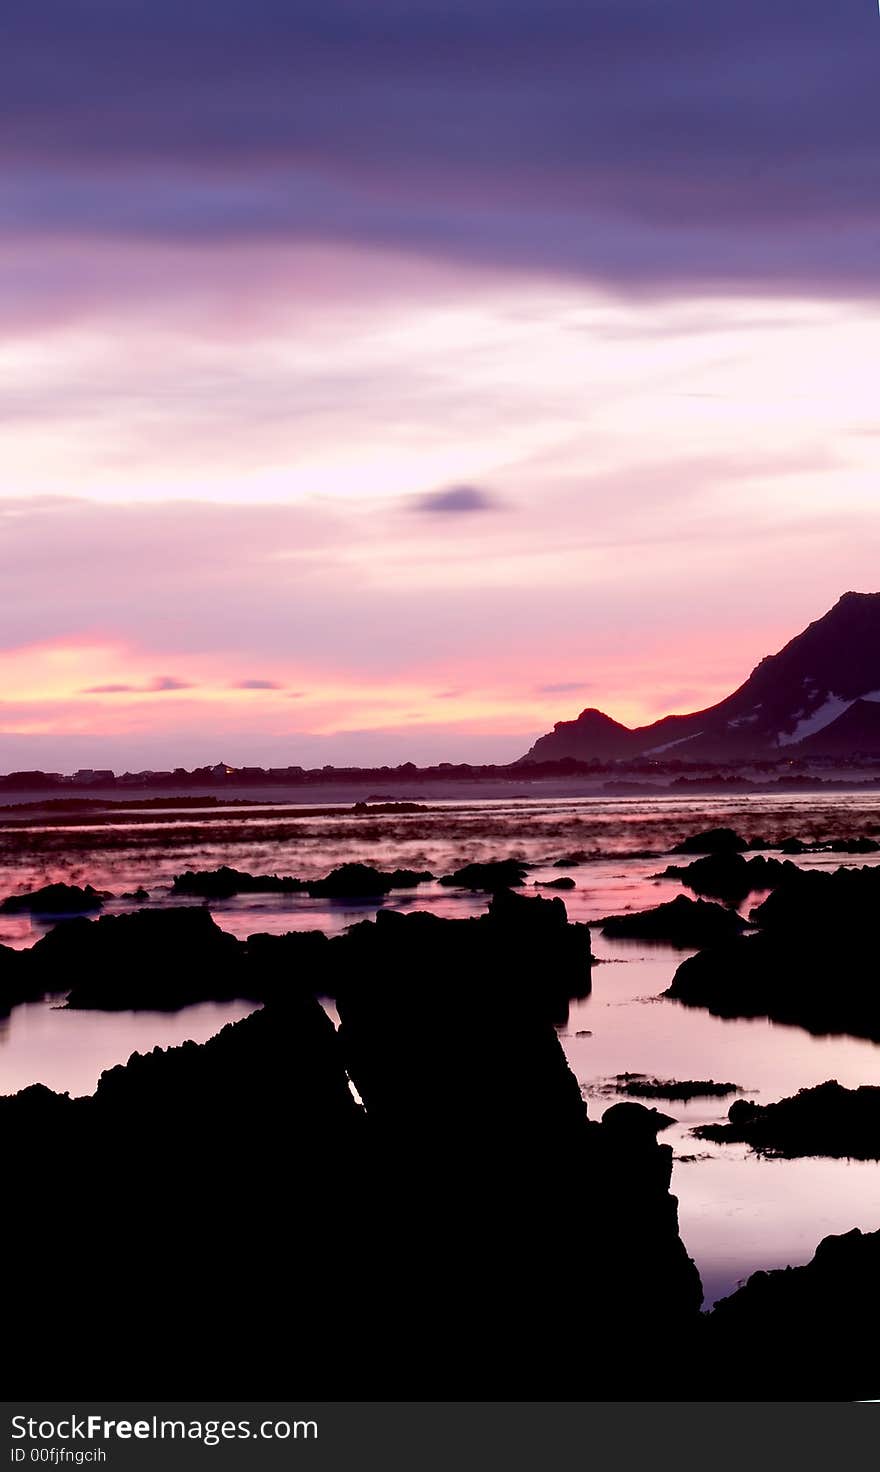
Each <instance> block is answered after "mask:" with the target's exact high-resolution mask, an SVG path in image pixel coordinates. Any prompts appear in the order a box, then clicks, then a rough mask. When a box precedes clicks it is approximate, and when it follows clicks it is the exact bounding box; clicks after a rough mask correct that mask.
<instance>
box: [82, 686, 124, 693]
mask: <svg viewBox="0 0 880 1472" xmlns="http://www.w3.org/2000/svg"><path fill="white" fill-rule="evenodd" d="M136 689H137V685H87V686H86V688H85V690H83V691H82V694H83V695H127V694H129V693H130V692H131V691H133V690H136Z"/></svg>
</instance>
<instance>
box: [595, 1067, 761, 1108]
mask: <svg viewBox="0 0 880 1472" xmlns="http://www.w3.org/2000/svg"><path fill="white" fill-rule="evenodd" d="M607 1087H608V1089H609V1091H612V1092H614V1093H615V1094H632V1095H634V1096H635V1097H636V1098H639V1099H680V1100H681V1101H682V1102H683V1103H686V1102H687V1101H688V1100H689V1099H711V1098H719V1099H721V1098H724V1096H725V1095H726V1094H740V1093H742V1085H741V1084H725V1083H716V1082H715V1080H714V1079H705V1078H704V1079H659V1078H647V1077H646V1075H645V1074H643V1073H618V1074H615V1075H614V1077H613V1078H612V1079H610V1080H609V1082H608V1086H607Z"/></svg>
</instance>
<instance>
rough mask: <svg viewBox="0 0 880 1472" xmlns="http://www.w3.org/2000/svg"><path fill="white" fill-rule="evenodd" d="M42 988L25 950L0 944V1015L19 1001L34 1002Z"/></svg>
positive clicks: (40, 993) (4, 1013)
mask: <svg viewBox="0 0 880 1472" xmlns="http://www.w3.org/2000/svg"><path fill="white" fill-rule="evenodd" d="M43 995H44V988H43V987H42V986H41V985H40V983H39V980H38V979H37V978H36V977H35V976H34V973H33V971H32V969H31V968H30V967H29V965H28V962H27V951H16V950H13V948H12V947H11V946H0V1017H6V1016H7V1015H8V1014H9V1013H10V1012H11V1011H12V1008H13V1007H17V1006H18V1005H19V1004H20V1003H21V1002H36V1001H38V1000H39V998H40V997H42V996H43Z"/></svg>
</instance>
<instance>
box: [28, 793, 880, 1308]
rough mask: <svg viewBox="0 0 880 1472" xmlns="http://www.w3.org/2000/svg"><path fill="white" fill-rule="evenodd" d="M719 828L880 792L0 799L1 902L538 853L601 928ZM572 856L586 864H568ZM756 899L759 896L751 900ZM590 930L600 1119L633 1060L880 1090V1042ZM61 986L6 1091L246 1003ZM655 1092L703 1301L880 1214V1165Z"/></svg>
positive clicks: (748, 831)
mask: <svg viewBox="0 0 880 1472" xmlns="http://www.w3.org/2000/svg"><path fill="white" fill-rule="evenodd" d="M720 824H725V825H729V826H732V827H735V828H737V829H738V830H739V831H740V832H742V833H744V834H745V835H747V836H756V835H757V836H760V837H762V838H764V839H766V840H768V841H771V842H777V841H779V840H780V839H782V838H784V837H786V836H788V835H796V836H799V837H804V838H808V839H815V840H819V841H824V840H827V839H830V838H834V837H839V836H846V837H851V836H856V835H859V834H871V835H873V834H877V833H880V795H872V794H867V795H865V794H858V793H852V794H835V795H833V796H831V797H821V796H817V794H816V793H814V792H811V793H809V794H805V795H803V796H799V795H795V796H792V795H786V796H785V797H775V796H774V797H768V796H763V795H762V796H757V795H756V796H754V797H743V796H736V797H730V798H726V797H702V798H696V799H695V798H693V797H688V798H687V799H681V798H677V797H669V796H662V797H651V798H645V797H638V798H633V799H621V798H614V799H611V798H578V797H567V798H553V799H542V798H540V797H534V796H529V797H523V798H521V799H507V800H504V801H498V800H483V799H475V800H473V801H461V800H456V801H449V802H438V801H437V800H436V799H432V798H430V797H427V796H426V797H425V798H424V799H423V800H422V803H421V805H420V808H419V810H418V811H416V812H406V813H401V812H389V813H382V812H378V811H372V812H367V813H365V814H355V813H354V812H353V810H352V807H351V804H350V803H346V804H345V805H342V806H339V807H328V806H325V807H316V806H304V805H302V804H286V803H281V804H272V805H270V804H266V803H263V804H256V803H254V804H243V805H241V806H237V807H235V808H228V807H222V808H221V807H210V806H201V807H200V805H199V801H198V799H194V800H193V803H192V806H191V807H187V808H186V809H181V808H179V807H169V808H168V809H167V810H163V809H162V808H155V807H153V808H150V809H143V808H137V807H135V806H133V807H132V808H131V809H130V810H125V809H114V810H113V811H112V812H111V813H110V814H108V813H106V812H73V813H71V812H69V811H64V810H58V809H44V810H40V809H36V808H24V807H18V808H6V809H4V810H3V811H2V813H0V896H5V895H7V894H11V893H14V892H16V891H20V890H24V889H32V888H35V887H37V886H38V885H41V884H45V883H49V882H53V881H56V880H65V881H66V882H68V883H86V882H90V883H92V884H94V885H95V886H96V887H97V888H99V889H109V890H112V891H113V892H114V893H115V894H117V895H119V894H121V893H122V892H123V891H131V890H134V889H135V888H137V887H138V886H144V887H145V888H146V889H147V890H148V891H149V893H150V899H149V902H148V903H149V904H150V905H156V906H167V905H170V904H178V903H194V901H192V900H187V901H182V900H181V901H178V900H174V899H172V898H171V897H170V895H169V887H170V884H171V881H172V879H173V877H174V875H175V874H177V873H180V872H181V871H183V870H184V869H189V868H216V867H217V866H218V865H220V864H224V863H225V864H229V865H231V866H232V867H234V868H237V869H244V870H247V871H249V872H251V873H279V874H293V875H296V876H298V877H300V878H311V877H317V876H320V875H322V874H325V873H326V872H327V871H328V870H329V869H331V868H333V867H334V866H335V865H337V864H340V863H342V862H345V861H348V860H360V861H362V862H365V863H372V864H375V865H376V866H377V867H379V868H386V869H387V868H395V867H397V866H401V867H404V866H405V867H408V868H416V869H428V870H431V871H432V872H433V873H435V874H437V875H440V874H444V873H448V872H450V871H451V870H452V869H454V868H456V867H458V866H460V865H461V864H463V863H465V862H468V861H470V860H475V859H483V860H484V859H493V858H507V857H519V858H522V859H524V860H526V861H527V862H528V863H530V864H533V865H535V866H536V867H535V868H534V869H532V870H531V871H530V873H529V878H528V884H527V886H526V891H528V889H529V888H530V887H531V886H532V885H533V883H534V882H535V881H536V880H537V881H541V880H545V879H554V878H558V877H559V876H560V875H561V874H568V875H570V877H571V878H573V879H574V880H575V882H576V886H577V887H576V889H574V890H573V891H569V892H565V893H563V894H562V896H561V897H562V899H563V901H564V903H565V905H566V907H567V910H568V913H569V916H570V918H571V919H572V920H581V921H587V922H590V921H595V920H597V919H598V918H599V917H601V916H603V915H608V914H618V913H622V912H623V911H625V910H629V909H632V910H638V909H645V908H648V907H649V906H651V905H655V904H659V903H660V902H661V901H664V900H667V899H672V898H673V897H674V896H675V895H676V894H678V893H682V892H683V891H682V890H681V888H680V886H679V885H678V884H676V883H675V882H673V881H669V880H660V879H658V878H657V877H656V875H657V873H658V871H659V870H661V869H663V868H665V867H666V865H667V863H668V862H670V861H669V859H668V857H667V855H668V850H669V849H670V848H671V846H672V845H673V844H674V843H675V842H677V841H678V840H680V839H681V838H683V837H684V836H686V835H687V834H688V833H693V832H696V831H699V830H700V829H703V828H707V827H712V826H716V825H720ZM573 854H581V855H582V856H583V857H582V858H581V860H580V861H579V862H577V863H571V864H568V865H565V866H563V867H558V865H559V861H560V860H562V859H564V858H566V857H568V856H571V855H573ZM684 862H686V860H685V861H684ZM798 862H800V863H803V864H808V865H810V866H819V867H832V868H836V867H837V866H838V865H839V864H840V863H841V862H845V863H848V864H855V863H865V862H875V860H873V859H872V858H870V857H869V858H867V859H865V858H861V857H859V858H845V859H841V857H839V856H836V855H810V856H805V857H804V858H803V859H801V860H798ZM535 892H536V893H552V891H541V890H537V891H535ZM760 898H761V896H760V895H754V896H751V897H750V899H749V900H748V901H747V905H746V907H744V908H747V907H748V906H749V905H753V904H755V903H757V902H758V901H759V899H760ZM195 903H198V902H197V901H196V902H195ZM486 904H487V897H486V896H485V895H471V894H467V893H464V892H461V891H456V890H450V889H446V888H443V887H441V886H440V885H437V884H426V885H423V886H420V887H419V888H418V889H417V890H410V891H400V892H397V893H394V894H392V895H391V896H390V897H389V898H388V899H387V901H386V905H385V907H386V908H397V909H428V910H432V911H434V912H435V913H437V914H442V915H448V916H465V915H469V914H475V913H479V912H480V911H481V910H482V909H483V908H485V905H486ZM136 907H137V905H136V902H134V901H126V900H122V899H119V900H114V901H112V902H110V903H108V905H107V907H106V908H107V911H108V912H109V913H113V912H114V911H119V910H124V909H130V908H136ZM209 908H210V909H211V912H212V914H213V915H214V917H215V919H216V920H217V923H218V924H219V925H221V926H223V928H224V929H226V930H229V931H230V932H232V933H233V934H234V935H237V936H239V937H245V936H247V935H251V934H253V933H254V932H258V931H270V932H274V933H280V932H283V931H287V930H303V929H321V930H325V931H327V932H328V933H337V932H339V931H341V930H343V929H344V928H345V927H346V926H347V925H350V924H352V923H354V922H356V921H358V920H362V919H365V918H370V917H372V916H373V915H374V914H375V913H376V904H375V902H371V903H369V904H353V903H351V902H346V903H333V902H328V901H326V900H312V899H309V898H308V897H305V896H297V895H281V896H261V895H248V896H243V897H241V898H238V899H232V900H228V901H220V902H217V901H211V902H210V904H209ZM44 929H45V926H44V925H42V924H40V923H39V922H37V921H34V920H32V919H30V918H29V917H27V916H5V915H0V944H4V945H11V946H15V947H21V946H27V945H30V944H32V943H33V941H34V940H36V939H37V938H38V936H39V935H40V934H42V933H43V932H44ZM592 935H593V951H594V954H595V955H596V956H597V958H598V964H597V965H596V966H594V968H593V972H592V986H593V989H592V994H591V995H590V996H589V997H588V998H587V999H585V1000H584V1001H580V1002H575V1003H573V1004H572V1006H571V1010H570V1016H569V1019H568V1022H567V1024H566V1025H565V1026H564V1027H562V1028H560V1030H559V1031H560V1038H561V1041H562V1045H563V1047H564V1048H565V1050H566V1053H567V1056H568V1059H569V1062H570V1064H571V1067H572V1068H573V1070H574V1072H575V1074H576V1076H577V1078H578V1080H579V1082H580V1085H581V1088H582V1091H583V1094H584V1097H585V1099H586V1101H587V1105H588V1108H589V1112H590V1114H591V1115H592V1116H593V1117H594V1118H598V1117H600V1116H601V1114H602V1113H603V1111H604V1110H605V1109H606V1108H607V1107H608V1106H609V1104H612V1103H614V1102H615V1101H616V1100H617V1099H618V1098H619V1097H621V1096H620V1095H619V1094H618V1093H616V1092H615V1090H614V1086H613V1083H612V1082H611V1080H612V1079H613V1076H614V1075H616V1074H621V1073H625V1072H629V1073H643V1074H647V1075H649V1076H651V1077H656V1078H660V1079H691V1078H700V1079H704V1078H706V1079H708V1078H711V1079H716V1080H723V1081H730V1082H734V1083H736V1084H738V1085H740V1086H741V1087H742V1089H743V1090H744V1091H746V1092H747V1094H748V1097H750V1098H754V1099H756V1100H758V1101H762V1102H763V1101H769V1100H773V1099H778V1098H780V1097H782V1096H783V1095H786V1094H791V1093H793V1092H794V1091H796V1090H797V1089H798V1088H803V1087H806V1086H809V1085H812V1084H816V1083H821V1082H823V1081H824V1080H825V1079H831V1078H836V1079H837V1080H839V1082H840V1083H842V1084H845V1085H849V1086H856V1085H859V1084H880V1048H878V1046H877V1045H875V1044H873V1043H870V1042H865V1041H862V1040H859V1039H855V1038H848V1037H814V1036H811V1035H810V1034H808V1033H806V1032H804V1031H802V1030H801V1029H800V1028H795V1027H784V1026H780V1025H778V1024H774V1023H770V1022H767V1021H761V1020H748V1021H728V1020H722V1019H719V1018H715V1017H712V1016H710V1015H709V1014H708V1013H707V1012H704V1011H702V1010H698V1009H692V1008H685V1007H683V1006H681V1005H680V1004H679V1003H677V1002H673V1001H669V1000H667V999H665V998H664V997H663V996H662V993H663V992H664V990H665V989H666V988H667V987H668V986H669V983H670V981H671V980H672V976H673V974H674V972H675V969H676V967H677V966H678V965H679V963H680V962H681V961H682V960H683V959H684V957H685V956H686V955H688V954H691V953H690V952H688V951H681V950H674V949H672V948H671V947H668V946H661V945H646V944H644V943H642V942H624V941H616V942H614V941H606V940H605V939H604V937H603V936H602V934H601V932H600V931H598V930H594V931H593V932H592ZM829 984H833V977H829ZM61 1000H62V999H61V998H60V997H56V998H49V999H47V1000H46V1001H44V1002H39V1003H33V1004H28V1005H25V1006H21V1007H17V1008H15V1009H13V1011H12V1013H11V1014H10V1016H9V1017H7V1018H5V1019H2V1018H0V1093H14V1092H15V1091H17V1090H18V1089H21V1088H24V1087H26V1086H27V1085H28V1084H31V1083H34V1082H41V1083H44V1084H47V1085H48V1086H50V1087H51V1088H54V1089H58V1090H68V1091H69V1092H70V1093H71V1094H86V1093H90V1092H92V1091H93V1089H94V1088H95V1085H96V1083H97V1080H98V1077H99V1075H100V1073H101V1072H102V1070H104V1069H106V1068H108V1067H111V1066H113V1065H114V1064H116V1063H120V1062H124V1061H125V1060H126V1059H127V1058H128V1057H129V1056H130V1054H131V1053H132V1052H134V1051H140V1052H144V1051H147V1050H148V1049H150V1048H152V1047H154V1046H157V1045H159V1046H162V1047H167V1046H169V1045H172V1044H175V1043H178V1042H181V1041H183V1040H184V1039H185V1038H192V1039H194V1040H195V1041H196V1042H201V1041H204V1040H205V1039H207V1038H208V1037H210V1036H212V1035H213V1034H214V1033H216V1032H217V1031H218V1030H219V1028H220V1027H221V1026H223V1024H224V1023H225V1022H228V1021H233V1020H236V1019H238V1018H239V1017H242V1016H245V1015H246V1014H247V1013H248V1012H249V1011H250V1010H252V1009H251V1008H250V1007H249V1006H248V1004H246V1003H233V1004H219V1003H208V1004H202V1005H200V1006H195V1007H189V1008H184V1009H183V1010H181V1011H179V1012H176V1013H153V1012H137V1013H134V1012H129V1013H102V1012H94V1011H87V1012H77V1011H66V1010H64V1009H63V1007H61V1006H60V1005H59V1004H60V1002H61ZM331 1010H332V1009H331ZM414 1045H415V1046H418V1039H417V1038H416V1039H414ZM498 1072H499V1079H500V1080H502V1081H503V1082H504V1083H505V1084H506V1086H507V1087H511V1088H515V1087H516V1081H515V1079H513V1080H512V1079H510V1078H509V1076H508V1074H507V1071H506V1069H505V1060H504V1058H503V1057H499V1059H498ZM650 1102H652V1103H656V1106H657V1107H658V1108H659V1109H660V1110H662V1111H663V1112H664V1113H666V1114H669V1115H672V1116H674V1118H675V1124H674V1125H672V1126H670V1127H669V1128H668V1129H667V1130H666V1131H665V1132H664V1133H663V1134H662V1135H661V1137H660V1138H661V1139H662V1140H664V1141H666V1142H667V1143H668V1144H670V1145H672V1147H673V1150H674V1155H675V1165H674V1170H673V1186H672V1188H673V1191H674V1192H675V1194H676V1195H677V1197H678V1200H679V1219H680V1225H681V1233H682V1237H683V1239H684V1242H685V1244H686V1246H687V1248H688V1251H689V1252H690V1253H691V1255H692V1256H693V1257H694V1259H695V1260H696V1262H697V1265H698V1267H699V1269H700V1273H701V1275H702V1279H703V1285H704V1290H705V1295H706V1303H707V1305H708V1304H710V1303H712V1302H714V1301H715V1300H716V1299H717V1298H719V1297H722V1296H723V1295H724V1294H726V1293H729V1292H731V1291H732V1289H734V1288H735V1287H736V1286H737V1284H738V1283H740V1282H741V1281H742V1280H743V1279H744V1278H745V1277H747V1276H748V1275H749V1273H751V1272H753V1271H754V1270H755V1269H757V1268H773V1267H780V1266H784V1265H786V1264H788V1263H793V1264H796V1263H802V1262H805V1261H806V1260H808V1259H809V1258H810V1257H811V1256H812V1253H813V1250H814V1249H815V1247H816V1245H817V1243H818V1242H819V1241H820V1240H821V1238H822V1237H824V1236H827V1235H828V1234H829V1233H833V1232H844V1231H848V1230H849V1229H850V1228H851V1227H855V1226H858V1227H861V1228H863V1229H865V1230H874V1229H877V1228H878V1227H880V1166H878V1165H876V1164H873V1163H871V1162H861V1161H847V1160H833V1161H832V1160H773V1159H766V1158H763V1157H760V1156H756V1155H754V1154H752V1152H750V1151H749V1150H748V1149H747V1148H746V1147H745V1146H718V1145H714V1144H711V1145H710V1144H708V1143H707V1142H704V1141H700V1140H696V1139H694V1137H693V1135H692V1133H691V1131H692V1130H693V1128H694V1126H695V1125H698V1124H703V1123H708V1122H710V1121H717V1120H720V1119H724V1118H725V1117H726V1113H727V1109H728V1107H729V1104H730V1102H731V1100H730V1099H717V1098H710V1099H697V1100H694V1101H692V1102H690V1103H688V1104H682V1103H679V1102H669V1101H664V1100H658V1101H650Z"/></svg>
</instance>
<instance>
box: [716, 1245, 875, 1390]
mask: <svg viewBox="0 0 880 1472" xmlns="http://www.w3.org/2000/svg"><path fill="white" fill-rule="evenodd" d="M878 1313H880V1232H868V1233H862V1232H860V1231H857V1230H856V1231H852V1232H846V1233H845V1234H844V1235H842V1236H838V1237H826V1238H825V1239H824V1240H823V1241H822V1242H820V1243H819V1246H818V1247H817V1248H816V1252H815V1255H814V1256H813V1258H812V1260H811V1261H810V1262H808V1263H807V1264H806V1266H805V1267H788V1268H781V1269H777V1270H776V1271H774V1272H759V1273H753V1274H752V1276H751V1277H750V1278H749V1279H748V1281H747V1283H746V1284H745V1285H744V1286H743V1287H742V1288H740V1289H739V1290H738V1291H737V1292H736V1293H734V1294H732V1295H731V1296H730V1297H729V1298H724V1299H722V1300H721V1302H720V1303H717V1304H716V1305H715V1307H714V1309H713V1310H712V1313H711V1314H709V1315H708V1316H707V1319H706V1323H705V1334H704V1342H703V1345H702V1352H703V1353H704V1355H705V1356H706V1357H707V1360H708V1362H709V1363H710V1364H711V1365H712V1375H711V1387H712V1388H711V1394H712V1397H713V1398H717V1396H718V1394H719V1393H720V1391H723V1394H724V1396H725V1398H729V1399H731V1400H773V1401H786V1400H796V1401H814V1400H819V1401H829V1400H845V1401H853V1400H859V1399H869V1398H871V1397H873V1396H876V1394H877V1371H876V1366H875V1364H874V1360H873V1356H872V1355H871V1354H870V1353H866V1351H865V1346H866V1344H867V1345H870V1344H871V1343H872V1342H873V1337H874V1333H875V1328H876V1323H877V1317H878Z"/></svg>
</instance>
